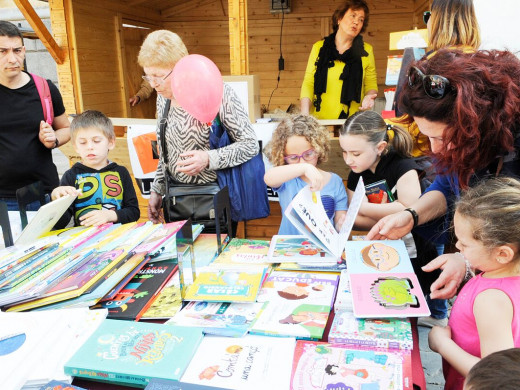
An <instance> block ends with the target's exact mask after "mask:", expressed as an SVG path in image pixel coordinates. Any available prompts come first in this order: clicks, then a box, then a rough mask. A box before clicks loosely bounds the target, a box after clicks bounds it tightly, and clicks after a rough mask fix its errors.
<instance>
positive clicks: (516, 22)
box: [473, 0, 520, 57]
mask: <svg viewBox="0 0 520 390" xmlns="http://www.w3.org/2000/svg"><path fill="white" fill-rule="evenodd" d="M473 3H474V5H475V12H476V14H477V20H478V23H479V25H480V33H481V37H482V45H481V49H501V50H504V49H507V50H510V51H512V52H514V53H516V55H517V56H518V57H520V0H473Z"/></svg>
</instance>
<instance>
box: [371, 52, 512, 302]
mask: <svg viewBox="0 0 520 390" xmlns="http://www.w3.org/2000/svg"><path fill="white" fill-rule="evenodd" d="M414 66H415V68H417V69H418V70H419V71H420V73H421V74H422V76H421V75H420V74H418V73H417V74H416V75H413V76H412V77H410V79H409V82H408V83H406V84H405V85H404V88H403V93H402V95H401V103H400V105H401V107H402V108H403V110H404V112H405V113H407V114H408V116H409V120H410V121H413V120H415V122H416V123H417V125H418V126H419V130H420V131H421V133H422V134H424V135H426V136H427V137H428V139H429V141H430V145H429V150H428V154H429V155H431V156H433V161H434V163H435V167H436V170H437V177H436V178H435V181H434V182H433V184H432V185H431V186H430V187H429V188H428V189H427V190H426V192H425V193H424V194H423V195H422V196H421V198H419V200H417V201H416V202H414V203H413V204H412V205H411V207H410V209H409V210H407V211H401V212H399V213H396V214H393V215H389V216H387V217H384V218H383V219H381V220H380V221H379V222H378V223H377V224H376V225H375V226H374V227H373V228H372V230H371V231H370V232H369V234H368V238H369V239H384V238H389V239H396V238H400V237H402V236H403V235H405V234H406V233H408V232H409V231H410V230H411V229H412V228H413V227H415V226H417V225H421V224H424V223H426V222H428V221H431V220H432V219H434V218H437V217H441V216H445V218H446V220H447V221H448V223H449V222H451V220H452V219H453V218H452V212H450V210H453V204H454V201H455V200H456V199H458V198H459V196H460V193H461V190H463V189H467V188H468V187H473V186H474V185H476V184H477V183H478V182H479V181H481V180H482V179H483V178H486V177H490V176H512V177H519V176H520V159H519V158H520V136H519V133H520V60H519V59H518V58H517V57H516V56H515V55H514V54H512V53H511V52H507V51H496V50H493V51H478V52H475V53H464V52H463V51H460V50H447V49H443V50H439V51H438V52H437V53H436V54H435V55H434V56H433V57H431V58H430V59H423V60H421V61H419V62H417V63H415V64H414ZM423 76H424V77H423ZM427 79H428V80H430V81H432V80H438V81H442V80H444V79H445V81H446V82H447V83H446V82H445V83H444V84H445V86H448V85H449V87H447V88H442V87H443V86H442V85H441V84H439V85H436V84H432V85H427V84H429V83H425V82H424V80H427ZM448 83H449V84H448ZM433 89H435V91H433ZM432 94H433V96H432ZM437 268H442V269H443V272H442V273H441V276H440V277H439V279H438V280H437V281H436V282H435V283H433V284H432V286H431V294H430V297H431V298H450V297H452V296H453V295H454V294H455V293H456V292H457V288H458V287H459V285H460V284H461V282H462V280H463V278H464V275H465V274H469V273H468V272H466V271H469V269H468V270H466V267H465V263H464V261H463V260H462V261H461V256H458V255H456V254H445V255H442V256H440V257H439V258H437V259H436V260H434V261H433V262H432V263H430V264H429V265H427V266H426V267H424V270H425V271H433V270H435V269H437Z"/></svg>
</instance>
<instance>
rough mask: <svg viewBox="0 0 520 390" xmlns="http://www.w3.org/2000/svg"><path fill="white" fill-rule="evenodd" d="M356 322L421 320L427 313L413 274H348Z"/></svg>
mask: <svg viewBox="0 0 520 390" xmlns="http://www.w3.org/2000/svg"><path fill="white" fill-rule="evenodd" d="M350 288H351V289H352V296H353V303H354V315H355V316H356V317H359V318H388V317H423V316H426V317H427V316H429V315H430V309H428V305H427V304H426V299H425V298H424V294H423V292H422V290H421V286H420V285H419V281H418V280H417V276H416V275H415V274H414V273H376V274H373V273H366V274H350Z"/></svg>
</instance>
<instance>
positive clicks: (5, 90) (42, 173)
mask: <svg viewBox="0 0 520 390" xmlns="http://www.w3.org/2000/svg"><path fill="white" fill-rule="evenodd" d="M24 58H25V47H24V45H23V37H22V34H21V33H20V30H19V29H18V28H17V27H16V26H15V25H14V24H12V23H10V22H6V21H0V118H1V120H0V148H1V149H0V150H1V152H0V200H2V201H5V202H7V204H8V208H9V209H10V210H17V209H18V205H17V202H16V190H17V189H18V188H21V187H24V186H26V185H28V184H31V183H34V182H36V181H41V182H42V183H43V186H44V191H45V193H46V194H49V193H50V192H51V191H52V190H53V189H54V188H55V187H57V186H58V184H59V180H58V171H57V169H56V166H55V165H54V163H53V161H52V152H51V150H52V149H54V148H55V147H58V146H60V145H63V144H65V143H66V142H68V141H69V139H70V130H69V127H70V123H69V120H68V117H67V114H66V113H65V107H64V105H63V100H62V98H61V95H60V92H59V91H58V89H57V88H56V86H55V85H54V84H52V82H50V81H48V80H47V82H48V84H49V89H50V94H51V98H52V106H53V109H54V120H53V122H52V126H51V125H49V124H48V123H46V122H45V121H44V120H43V119H44V113H43V107H42V102H41V99H40V95H39V93H38V90H37V88H36V84H35V81H34V79H33V77H32V76H31V75H30V74H29V73H27V72H25V71H23V70H22V69H23V63H24Z"/></svg>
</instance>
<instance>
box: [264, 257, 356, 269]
mask: <svg viewBox="0 0 520 390" xmlns="http://www.w3.org/2000/svg"><path fill="white" fill-rule="evenodd" d="M346 268H347V262H346V261H345V260H344V259H343V257H342V259H341V260H340V261H337V262H336V263H335V264H330V263H325V264H319V263H280V264H276V265H275V266H274V269H275V270H276V271H293V272H306V271H311V272H333V273H338V272H341V270H344V269H346Z"/></svg>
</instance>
